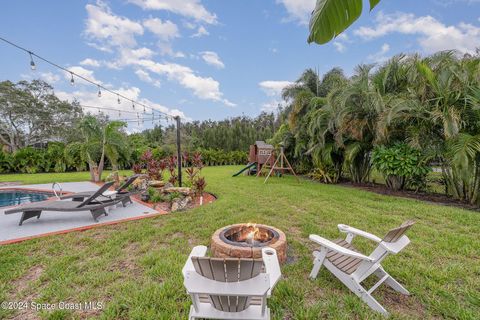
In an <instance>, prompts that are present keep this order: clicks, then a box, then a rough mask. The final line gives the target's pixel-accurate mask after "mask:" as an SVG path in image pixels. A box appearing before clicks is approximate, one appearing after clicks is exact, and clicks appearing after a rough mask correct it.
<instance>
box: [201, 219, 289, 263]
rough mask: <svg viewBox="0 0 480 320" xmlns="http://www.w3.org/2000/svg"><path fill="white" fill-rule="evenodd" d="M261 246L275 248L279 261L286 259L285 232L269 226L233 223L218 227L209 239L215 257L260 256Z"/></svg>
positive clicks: (282, 261)
mask: <svg viewBox="0 0 480 320" xmlns="http://www.w3.org/2000/svg"><path fill="white" fill-rule="evenodd" d="M263 247H271V248H273V249H275V250H277V256H278V260H279V261H280V263H284V262H285V261H286V260H287V238H286V236H285V233H283V232H282V231H281V230H279V229H277V228H274V227H271V226H266V225H263V224H251V223H240V224H234V225H230V226H226V227H223V228H220V229H218V230H217V231H216V232H215V233H214V234H213V236H212V241H211V252H212V254H213V256H214V257H217V258H228V257H230V258H261V257H262V248H263Z"/></svg>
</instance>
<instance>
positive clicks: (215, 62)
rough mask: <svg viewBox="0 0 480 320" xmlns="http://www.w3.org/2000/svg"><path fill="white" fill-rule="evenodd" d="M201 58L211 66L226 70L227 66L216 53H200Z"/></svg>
mask: <svg viewBox="0 0 480 320" xmlns="http://www.w3.org/2000/svg"><path fill="white" fill-rule="evenodd" d="M200 56H201V57H202V59H203V60H204V61H205V62H206V63H207V64H209V65H212V66H214V67H216V68H219V69H223V68H225V64H224V63H223V62H222V60H220V57H219V56H218V54H217V53H216V52H213V51H203V52H200Z"/></svg>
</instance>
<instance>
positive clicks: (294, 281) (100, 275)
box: [0, 166, 480, 319]
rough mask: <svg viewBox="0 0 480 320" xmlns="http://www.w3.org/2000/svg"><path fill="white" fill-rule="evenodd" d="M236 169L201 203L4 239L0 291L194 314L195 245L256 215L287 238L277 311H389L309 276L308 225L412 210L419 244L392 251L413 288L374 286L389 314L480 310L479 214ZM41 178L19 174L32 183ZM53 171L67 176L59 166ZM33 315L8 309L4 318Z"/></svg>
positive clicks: (216, 180)
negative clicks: (190, 272) (186, 283)
mask: <svg viewBox="0 0 480 320" xmlns="http://www.w3.org/2000/svg"><path fill="white" fill-rule="evenodd" d="M239 168H240V167H239V166H225V167H209V168H205V169H204V170H203V173H204V175H205V176H206V179H207V183H208V187H207V190H208V191H210V192H212V193H214V194H216V195H217V196H218V200H217V201H216V202H215V203H212V204H208V205H205V206H203V207H201V208H197V209H194V210H191V211H186V212H181V213H175V214H169V215H164V216H159V217H155V218H149V219H143V220H139V221H132V222H127V223H122V224H118V225H114V226H107V227H99V228H94V229H92V230H89V231H84V232H73V233H68V234H64V235H57V236H50V237H45V238H40V239H36V240H30V241H26V242H23V243H19V244H13V245H7V246H1V247H0V300H1V301H5V300H6V301H35V302H38V303H59V302H62V301H67V302H83V301H100V302H103V303H104V306H105V307H104V309H103V310H100V311H98V310H97V311H95V310H90V311H64V310H63V311H59V310H56V311H41V312H40V313H38V316H39V317H40V318H43V319H84V318H98V319H187V316H188V310H189V307H190V305H191V301H190V298H189V297H188V296H187V295H186V293H185V289H184V287H183V278H182V274H181V269H182V267H183V265H184V263H185V261H186V259H187V256H188V254H189V252H190V250H191V248H192V247H193V246H195V245H200V244H202V245H209V241H210V237H211V235H212V234H213V233H214V231H215V230H216V229H218V228H220V227H223V226H226V225H229V224H233V223H239V222H257V223H264V224H269V225H273V226H275V227H278V228H280V229H282V230H283V231H284V232H285V233H286V235H287V239H288V245H289V249H288V262H287V263H286V264H285V265H283V266H282V273H283V279H282V280H281V281H280V282H279V283H278V284H277V286H276V288H275V290H274V291H273V296H272V298H271V299H270V300H269V302H268V304H269V307H270V308H271V310H272V317H273V319H381V318H382V317H381V316H379V315H378V314H376V313H374V312H373V311H371V310H370V309H369V308H368V307H367V306H366V305H365V304H364V303H362V302H361V300H360V299H359V298H357V297H356V296H355V295H354V294H353V293H351V292H350V291H349V290H348V289H347V288H346V287H344V286H343V285H342V284H341V283H340V282H339V281H338V280H337V279H336V278H335V277H334V276H333V275H332V274H330V273H329V272H328V271H327V270H326V269H322V271H321V272H320V275H319V277H318V278H317V280H315V281H312V280H309V279H308V274H309V272H310V269H311V267H312V255H311V252H312V250H313V249H314V248H315V247H316V246H315V245H314V244H313V243H311V242H310V241H309V240H308V235H309V234H311V233H315V234H319V235H321V236H323V237H326V238H332V239H334V238H337V237H340V236H341V234H339V232H338V230H337V227H336V226H337V224H339V223H345V224H349V225H352V226H355V227H357V228H360V229H363V230H367V231H369V232H372V233H374V234H377V235H379V236H382V235H383V234H385V233H386V232H387V230H388V229H390V228H392V227H395V226H397V225H399V224H400V223H402V222H403V221H405V220H407V219H414V220H416V221H417V224H416V225H415V226H414V227H413V228H412V229H411V230H410V231H409V232H408V236H409V237H410V239H411V241H412V243H411V244H410V245H409V246H408V247H407V248H406V249H405V250H404V251H403V252H401V253H400V254H399V255H396V256H389V257H388V258H387V259H386V260H385V261H384V262H383V265H384V267H385V269H386V270H387V271H388V272H389V273H390V274H391V275H393V276H394V277H395V278H396V279H397V280H398V281H399V282H401V283H402V284H404V285H405V287H406V288H407V289H408V290H410V292H411V293H412V295H411V296H410V297H404V296H402V295H400V294H398V293H396V292H394V291H392V290H391V289H389V288H387V287H386V286H384V285H382V286H381V287H380V289H378V290H377V291H376V292H375V293H374V296H375V297H376V298H377V299H378V300H379V301H380V303H382V304H383V305H384V306H385V307H386V309H387V310H388V311H389V312H390V313H391V315H392V316H391V318H392V319H419V318H426V319H429V318H450V319H478V315H479V314H480V240H479V236H478V235H479V231H480V219H479V215H478V213H476V212H472V211H467V210H462V209H458V208H453V207H445V206H439V205H434V204H428V203H423V202H420V201H415V200H410V199H404V198H394V197H389V196H383V195H378V194H375V193H369V192H365V191H362V190H357V189H353V188H348V187H342V186H335V185H324V184H319V183H315V182H311V181H306V180H305V181H302V182H301V183H300V184H298V183H297V182H296V181H295V179H293V178H292V177H284V178H275V177H274V178H271V179H270V180H269V181H268V183H267V184H263V179H258V178H254V177H246V176H239V177H236V178H232V177H231V175H232V174H233V173H234V172H235V171H236V170H238V169H239ZM35 177H36V176H34V177H33V178H32V177H30V176H29V177H27V176H22V175H17V178H16V179H15V180H22V181H25V182H27V183H32V181H38V180H35V179H36V178H35ZM0 179H4V177H0ZM52 181H61V180H59V177H58V176H57V175H52V179H51V180H50V181H48V182H52ZM64 181H65V180H64ZM68 181H72V180H68ZM42 182H47V180H43V178H42ZM32 223H34V221H33V222H32ZM354 244H356V246H357V247H358V248H359V249H360V250H361V251H364V252H365V253H369V252H370V251H369V250H371V248H372V244H371V243H369V242H367V241H365V240H363V239H358V238H356V239H355V240H354ZM367 282H368V284H370V285H372V284H373V281H371V279H367ZM33 315H35V313H34V312H32V311H31V310H30V311H9V310H0V318H11V317H15V316H17V317H18V319H26V318H27V317H29V316H33Z"/></svg>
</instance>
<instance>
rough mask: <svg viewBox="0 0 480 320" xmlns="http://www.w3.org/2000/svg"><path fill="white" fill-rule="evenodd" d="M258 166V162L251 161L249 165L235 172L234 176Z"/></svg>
mask: <svg viewBox="0 0 480 320" xmlns="http://www.w3.org/2000/svg"><path fill="white" fill-rule="evenodd" d="M256 166H257V163H256V162H250V163H249V164H247V166H246V167H245V168H243V169H242V170H240V171H238V172H237V173H235V174H234V175H233V176H232V177H236V176H238V175H240V174H241V173H242V172H243V171H245V170H248V169H250V168H253V167H256Z"/></svg>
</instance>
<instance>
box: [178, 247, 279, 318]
mask: <svg viewBox="0 0 480 320" xmlns="http://www.w3.org/2000/svg"><path fill="white" fill-rule="evenodd" d="M206 252H207V247H205V246H196V247H194V248H193V249H192V252H191V253H190V256H189V257H188V260H187V262H186V263H185V266H184V267H183V270H182V273H183V277H184V282H183V283H184V285H185V288H186V289H187V293H188V294H189V295H190V296H191V298H192V302H193V303H192V306H191V307H190V315H189V319H190V320H192V319H198V318H206V319H258V320H267V319H270V309H269V308H268V307H267V297H269V296H270V294H271V291H272V289H273V287H274V286H275V284H276V283H277V282H278V280H279V279H280V276H281V272H280V265H279V263H278V258H277V252H276V251H275V249H272V248H263V249H262V259H235V258H225V259H223V258H209V257H205V255H206Z"/></svg>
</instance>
